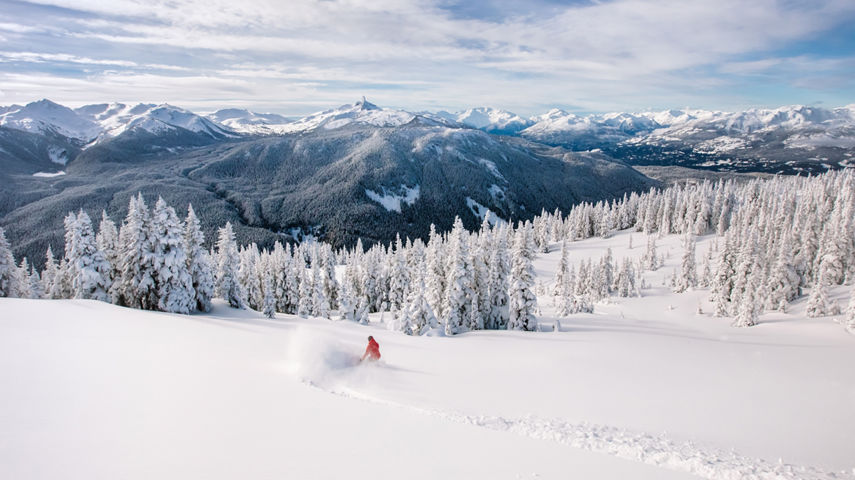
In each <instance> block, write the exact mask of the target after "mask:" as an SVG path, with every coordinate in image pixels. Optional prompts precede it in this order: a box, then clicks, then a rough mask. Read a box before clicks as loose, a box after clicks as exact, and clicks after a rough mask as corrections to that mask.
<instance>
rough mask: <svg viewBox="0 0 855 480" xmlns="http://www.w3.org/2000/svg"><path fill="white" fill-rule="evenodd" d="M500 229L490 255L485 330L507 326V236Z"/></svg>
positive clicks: (508, 264)
mask: <svg viewBox="0 0 855 480" xmlns="http://www.w3.org/2000/svg"><path fill="white" fill-rule="evenodd" d="M504 230H505V229H502V230H501V231H499V232H498V234H497V235H496V238H495V239H494V243H493V249H492V250H493V251H492V253H491V255H490V264H489V266H490V278H489V285H488V288H489V297H490V305H489V311H488V313H487V320H486V324H485V326H484V327H485V328H487V329H493V330H499V329H502V330H503V329H505V328H507V326H508V316H509V314H510V313H509V311H508V300H509V299H508V276H509V275H510V263H509V261H508V247H507V235H506V233H505V231H504Z"/></svg>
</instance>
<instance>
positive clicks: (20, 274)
mask: <svg viewBox="0 0 855 480" xmlns="http://www.w3.org/2000/svg"><path fill="white" fill-rule="evenodd" d="M15 285H17V287H16V288H15V290H16V291H15V296H16V297H18V298H38V297H34V296H33V291H32V289H31V288H30V262H29V261H27V257H24V258H22V259H21V263H20V265H18V268H17V269H16V272H15Z"/></svg>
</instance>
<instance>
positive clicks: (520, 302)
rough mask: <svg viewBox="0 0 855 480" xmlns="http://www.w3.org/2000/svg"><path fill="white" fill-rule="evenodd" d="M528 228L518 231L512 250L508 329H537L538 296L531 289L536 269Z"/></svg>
mask: <svg viewBox="0 0 855 480" xmlns="http://www.w3.org/2000/svg"><path fill="white" fill-rule="evenodd" d="M526 230H527V229H526V228H521V229H519V230H518V231H517V235H516V237H515V239H514V248H513V250H512V252H511V277H510V291H509V293H508V297H509V301H508V307H509V315H508V330H526V331H535V330H537V317H535V314H534V312H535V309H536V308H537V297H535V295H534V292H532V291H531V289H532V287H533V286H534V269H533V268H532V265H531V258H530V257H529V255H528V253H527V250H528V248H527V245H526V243H527V238H526V237H527V235H526Z"/></svg>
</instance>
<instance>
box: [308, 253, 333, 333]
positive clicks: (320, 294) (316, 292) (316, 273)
mask: <svg viewBox="0 0 855 480" xmlns="http://www.w3.org/2000/svg"><path fill="white" fill-rule="evenodd" d="M319 251H320V248H318V246H317V245H316V246H315V250H314V256H313V258H312V309H311V312H312V316H313V317H320V318H330V307H329V300H327V297H326V294H325V293H324V292H325V289H324V276H325V273H323V272H322V269H321V258H320V257H321V255H320V252H319Z"/></svg>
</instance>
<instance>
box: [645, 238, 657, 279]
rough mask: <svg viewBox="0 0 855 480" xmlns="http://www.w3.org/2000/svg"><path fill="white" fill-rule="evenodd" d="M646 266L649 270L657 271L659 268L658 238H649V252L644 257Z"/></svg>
mask: <svg viewBox="0 0 855 480" xmlns="http://www.w3.org/2000/svg"><path fill="white" fill-rule="evenodd" d="M642 259H643V260H644V266H645V268H647V269H648V270H651V271H653V270H656V269H657V268H659V257H657V256H656V238H655V237H654V236H653V235H648V236H647V250H646V251H645V252H644V256H643V257H642Z"/></svg>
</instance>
